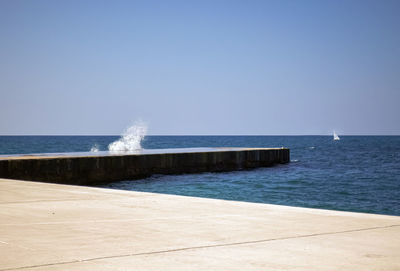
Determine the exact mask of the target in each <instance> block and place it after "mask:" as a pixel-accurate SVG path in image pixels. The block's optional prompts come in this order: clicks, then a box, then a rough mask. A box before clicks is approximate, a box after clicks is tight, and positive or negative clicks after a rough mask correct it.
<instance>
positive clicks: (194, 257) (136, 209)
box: [0, 179, 400, 271]
mask: <svg viewBox="0 0 400 271" xmlns="http://www.w3.org/2000/svg"><path fill="white" fill-rule="evenodd" d="M0 270H1V271H4V270H26V271H28V270H29V271H36V270H44V271H47V270H100V271H101V270H307V271H309V270H400V217H396V216H383V215H371V214H360V213H350V212H337V211H327V210H316V209H307V208H294V207H286V206H277V205H268V204H254V203H245V202H235V201H224V200H213V199H203V198H192V197H182V196H173V195H162V194H153V193H143V192H129V191H118V190H110V189H101V188H91V187H82V186H69V185H59V184H48V183H37V182H28V181H14V180H6V179H0Z"/></svg>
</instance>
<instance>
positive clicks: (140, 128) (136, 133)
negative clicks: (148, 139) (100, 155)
mask: <svg viewBox="0 0 400 271" xmlns="http://www.w3.org/2000/svg"><path fill="white" fill-rule="evenodd" d="M146 133H147V125H146V124H145V123H144V122H142V121H138V122H136V123H135V124H134V125H132V126H131V127H129V128H128V129H126V130H125V131H124V133H123V134H122V136H121V138H120V139H118V140H117V141H114V142H113V143H111V144H110V145H108V150H109V151H112V152H120V151H135V150H140V149H141V148H142V146H141V145H140V143H141V142H142V140H143V139H144V137H145V136H146Z"/></svg>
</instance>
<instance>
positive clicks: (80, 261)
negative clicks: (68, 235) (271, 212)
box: [0, 224, 400, 271]
mask: <svg viewBox="0 0 400 271" xmlns="http://www.w3.org/2000/svg"><path fill="white" fill-rule="evenodd" d="M393 227H400V224H395V225H388V226H380V227H370V228H362V229H353V230H344V231H334V232H323V233H315V234H305V235H297V236H288V237H281V238H270V239H261V240H252V241H244V242H234V243H225V244H215V245H205V246H195V247H184V248H176V249H168V250H160V251H150V252H142V253H130V254H121V255H111V256H104V257H96V258H88V259H81V260H74V261H65V262H56V263H48V264H40V265H31V266H21V267H15V268H7V269H0V271H13V270H23V269H28V268H40V267H48V266H55V265H64V264H74V263H82V262H91V261H97V260H105V259H115V258H124V257H135V256H145V255H154V254H164V253H172V252H180V251H187V250H196V249H206V248H218V247H230V246H240V245H251V244H259V243H267V242H273V241H283V240H290V239H298V238H308V237H315V236H326V235H335V234H343V233H351V232H362V231H369V230H378V229H386V228H393Z"/></svg>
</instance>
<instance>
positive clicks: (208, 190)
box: [0, 136, 400, 215]
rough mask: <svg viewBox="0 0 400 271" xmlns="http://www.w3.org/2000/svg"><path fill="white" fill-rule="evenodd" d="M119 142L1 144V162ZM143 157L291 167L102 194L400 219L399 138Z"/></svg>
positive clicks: (267, 141) (158, 180)
mask: <svg viewBox="0 0 400 271" xmlns="http://www.w3.org/2000/svg"><path fill="white" fill-rule="evenodd" d="M118 138H119V137H118V136H17V137H15V136H1V137H0V154H17V153H44V152H79V151H89V150H90V149H91V147H93V146H94V145H97V146H98V148H99V149H100V150H107V146H108V144H109V143H111V142H113V141H115V140H117V139H118ZM142 146H143V147H144V148H147V149H156V148H185V147H282V146H284V147H288V148H290V150H291V163H289V164H286V165H278V166H275V167H270V168H259V169H255V170H248V171H236V172H227V173H203V174H188V175H169V176H161V175H158V176H152V177H150V178H147V179H143V180H135V181H130V180H126V181H122V182H115V183H111V184H108V185H107V186H106V187H109V188H116V189H126V190H134V191H146V192H157V193H168V194H178V195H187V196H198V197H208V198H219V199H228V200H239V201H249V202H260V203H271V204H282V205H290V206H302V207H311V208H323V209H333V210H345V211H356V212H367V213H379V214H391V215H400V136H341V140H340V141H333V140H332V136H147V137H146V138H145V140H144V141H143V142H142Z"/></svg>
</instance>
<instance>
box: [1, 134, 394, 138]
mask: <svg viewBox="0 0 400 271" xmlns="http://www.w3.org/2000/svg"><path fill="white" fill-rule="evenodd" d="M0 136H116V137H118V136H121V135H120V134H119V135H113V134H4V135H3V134H0ZM146 136H332V135H331V134H151V135H146ZM340 136H400V134H341V135H340Z"/></svg>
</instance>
